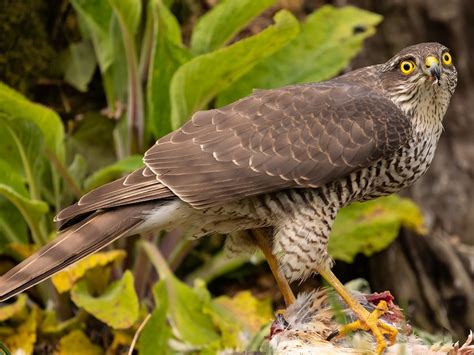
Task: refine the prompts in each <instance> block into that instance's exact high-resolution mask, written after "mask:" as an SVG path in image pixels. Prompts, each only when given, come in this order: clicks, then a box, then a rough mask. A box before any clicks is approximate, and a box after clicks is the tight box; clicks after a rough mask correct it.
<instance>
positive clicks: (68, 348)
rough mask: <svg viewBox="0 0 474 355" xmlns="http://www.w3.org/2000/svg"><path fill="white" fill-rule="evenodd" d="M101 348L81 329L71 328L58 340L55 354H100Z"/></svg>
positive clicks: (101, 352)
mask: <svg viewBox="0 0 474 355" xmlns="http://www.w3.org/2000/svg"><path fill="white" fill-rule="evenodd" d="M103 353H104V352H103V350H102V349H101V348H100V346H98V345H95V344H94V343H92V342H91V341H90V339H89V338H88V337H87V336H86V335H85V334H84V332H83V331H82V330H78V329H76V330H73V331H72V332H70V333H69V334H67V335H65V336H63V337H62V338H61V339H60V340H59V344H58V349H57V351H56V352H55V354H57V355H69V354H75V355H101V354H103Z"/></svg>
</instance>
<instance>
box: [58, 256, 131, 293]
mask: <svg viewBox="0 0 474 355" xmlns="http://www.w3.org/2000/svg"><path fill="white" fill-rule="evenodd" d="M125 255H126V253H125V251H123V250H111V251H105V252H99V253H95V254H93V255H90V256H88V257H87V258H84V259H82V260H81V261H79V262H77V263H75V264H73V265H71V266H68V267H67V268H65V269H64V270H62V271H60V272H58V273H57V274H55V275H54V276H53V277H52V278H51V280H52V281H53V285H54V286H55V287H56V290H58V292H59V293H64V292H66V291H69V290H70V289H71V288H72V287H73V286H74V284H75V283H76V282H77V281H78V280H80V279H81V278H82V277H83V276H84V274H85V273H86V272H87V271H88V270H91V269H93V268H95V267H97V266H105V265H107V264H110V263H113V262H118V261H120V260H123V258H124V257H125Z"/></svg>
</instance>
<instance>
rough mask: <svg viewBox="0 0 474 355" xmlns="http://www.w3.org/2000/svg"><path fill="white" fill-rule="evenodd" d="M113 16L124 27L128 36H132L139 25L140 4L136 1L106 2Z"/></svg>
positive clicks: (111, 0)
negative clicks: (110, 7)
mask: <svg viewBox="0 0 474 355" xmlns="http://www.w3.org/2000/svg"><path fill="white" fill-rule="evenodd" d="M108 1H109V3H110V5H111V6H112V8H113V10H114V13H115V15H116V16H117V18H119V21H121V22H122V23H123V25H124V26H125V29H126V31H127V32H128V35H130V36H134V35H135V33H136V32H137V28H138V25H139V23H140V16H141V12H142V2H141V1H136V0H108Z"/></svg>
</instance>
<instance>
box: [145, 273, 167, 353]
mask: <svg viewBox="0 0 474 355" xmlns="http://www.w3.org/2000/svg"><path fill="white" fill-rule="evenodd" d="M153 296H154V299H155V304H156V306H155V309H154V310H153V312H152V314H151V317H150V319H149V320H148V322H147V323H146V325H145V327H144V328H143V330H142V332H141V333H140V338H139V340H138V350H139V352H140V354H155V353H156V352H157V349H160V351H162V353H168V351H169V349H168V340H169V339H170V337H171V328H170V326H169V325H168V321H167V317H166V315H167V312H168V307H169V305H168V304H169V300H168V294H167V291H166V285H165V283H164V282H163V280H160V281H159V282H157V283H156V284H155V286H154V287H153Z"/></svg>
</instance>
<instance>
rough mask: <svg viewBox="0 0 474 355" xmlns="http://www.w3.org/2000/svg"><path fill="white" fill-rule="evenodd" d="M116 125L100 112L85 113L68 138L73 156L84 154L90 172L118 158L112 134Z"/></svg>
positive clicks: (68, 144) (68, 145)
mask: <svg viewBox="0 0 474 355" xmlns="http://www.w3.org/2000/svg"><path fill="white" fill-rule="evenodd" d="M114 126H115V125H114V122H113V121H112V120H110V119H107V118H106V117H103V116H100V115H99V114H96V113H87V114H85V115H84V118H83V119H82V120H81V121H80V122H78V123H77V126H76V127H74V130H73V132H72V134H71V135H70V136H69V137H68V140H67V147H68V153H69V154H70V156H71V158H72V157H74V156H75V155H76V154H80V155H81V156H83V157H84V159H85V160H86V162H87V167H88V169H89V173H91V172H93V171H96V170H98V169H101V168H103V167H104V166H107V165H109V164H113V163H114V162H115V160H116V158H115V152H114V141H113V136H112V130H113V129H114ZM97 137H100V139H97Z"/></svg>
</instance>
